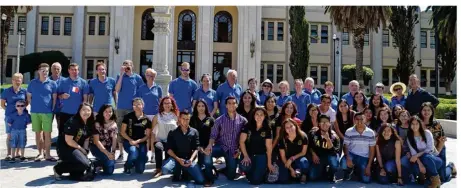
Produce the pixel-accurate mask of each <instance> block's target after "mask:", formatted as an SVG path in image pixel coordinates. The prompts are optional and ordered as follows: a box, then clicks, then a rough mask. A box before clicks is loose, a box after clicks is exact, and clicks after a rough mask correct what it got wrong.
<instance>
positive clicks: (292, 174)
mask: <svg viewBox="0 0 461 188" xmlns="http://www.w3.org/2000/svg"><path fill="white" fill-rule="evenodd" d="M290 175H291V177H293V178H296V171H295V170H294V169H293V168H290Z"/></svg>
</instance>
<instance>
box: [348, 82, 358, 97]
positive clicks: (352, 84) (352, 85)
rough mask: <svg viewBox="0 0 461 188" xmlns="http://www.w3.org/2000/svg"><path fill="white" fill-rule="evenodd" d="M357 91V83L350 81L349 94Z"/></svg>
mask: <svg viewBox="0 0 461 188" xmlns="http://www.w3.org/2000/svg"><path fill="white" fill-rule="evenodd" d="M358 91H359V82H358V81H357V80H352V81H350V82H349V92H351V93H354V94H355V93H357V92H358Z"/></svg>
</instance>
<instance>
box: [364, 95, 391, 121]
mask: <svg viewBox="0 0 461 188" xmlns="http://www.w3.org/2000/svg"><path fill="white" fill-rule="evenodd" d="M384 107H386V108H389V107H388V106H387V104H386V103H384V100H383V97H381V95H380V94H373V95H371V97H370V99H369V101H368V108H370V109H371V112H373V116H374V117H376V116H378V112H379V110H380V109H381V108H384Z"/></svg>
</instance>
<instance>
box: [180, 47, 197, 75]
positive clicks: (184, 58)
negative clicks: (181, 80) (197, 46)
mask: <svg viewBox="0 0 461 188" xmlns="http://www.w3.org/2000/svg"><path fill="white" fill-rule="evenodd" d="M183 62H189V64H190V72H189V77H190V78H191V79H192V80H195V51H178V54H177V56H176V64H177V68H178V69H177V71H176V76H180V75H181V69H180V68H181V63H183Z"/></svg>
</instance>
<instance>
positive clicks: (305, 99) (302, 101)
mask: <svg viewBox="0 0 461 188" xmlns="http://www.w3.org/2000/svg"><path fill="white" fill-rule="evenodd" d="M291 100H292V101H293V102H294V103H295V104H296V109H297V110H298V114H297V115H296V117H298V118H299V119H300V120H301V121H304V119H305V118H306V112H307V105H309V104H310V103H311V97H310V96H309V95H308V94H307V93H304V92H302V93H301V95H300V96H299V97H298V96H296V93H295V94H293V95H291Z"/></svg>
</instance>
